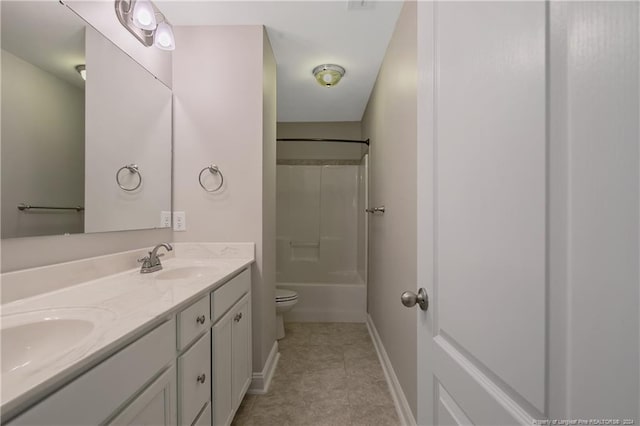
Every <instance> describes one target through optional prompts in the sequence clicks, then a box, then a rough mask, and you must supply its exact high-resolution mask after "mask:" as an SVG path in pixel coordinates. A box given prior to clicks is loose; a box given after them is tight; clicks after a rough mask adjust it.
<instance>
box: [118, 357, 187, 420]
mask: <svg viewBox="0 0 640 426" xmlns="http://www.w3.org/2000/svg"><path fill="white" fill-rule="evenodd" d="M175 392H176V369H175V367H174V366H171V367H170V368H168V369H167V370H166V371H165V372H164V373H162V375H160V377H158V378H157V379H156V380H155V381H154V382H153V383H152V384H151V385H149V387H147V389H145V390H144V391H143V392H142V393H141V394H140V395H139V396H138V397H137V398H136V399H134V400H133V401H132V402H131V403H130V404H129V405H128V406H127V408H125V409H124V410H123V411H122V412H121V413H120V414H118V415H117V416H116V417H115V418H114V419H113V420H112V421H111V422H109V424H110V425H136V426H146V425H148V426H160V425H163V426H170V425H171V426H173V425H175V424H176V409H175V406H176V396H175Z"/></svg>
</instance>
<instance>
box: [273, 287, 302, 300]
mask: <svg viewBox="0 0 640 426" xmlns="http://www.w3.org/2000/svg"><path fill="white" fill-rule="evenodd" d="M293 300H298V293H296V292H295V291H293V290H286V289H284V288H277V289H276V303H278V302H291V301H293Z"/></svg>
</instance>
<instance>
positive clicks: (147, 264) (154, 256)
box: [138, 243, 173, 274]
mask: <svg viewBox="0 0 640 426" xmlns="http://www.w3.org/2000/svg"><path fill="white" fill-rule="evenodd" d="M160 247H164V248H165V249H166V250H167V251H171V250H173V247H172V246H171V244H169V243H160V244H158V245H157V246H155V247H154V248H153V250H151V251H150V252H149V256H147V257H143V258H142V259H138V262H141V263H142V267H141V268H140V273H141V274H148V273H149V272H155V271H159V270H161V269H162V264H161V263H160V256H164V253H161V254H158V249H159V248H160Z"/></svg>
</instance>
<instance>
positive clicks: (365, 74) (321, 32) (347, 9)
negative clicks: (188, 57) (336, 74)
mask: <svg viewBox="0 0 640 426" xmlns="http://www.w3.org/2000/svg"><path fill="white" fill-rule="evenodd" d="M155 3H156V4H157V5H158V7H159V8H160V9H161V10H162V11H163V12H164V13H165V15H166V16H167V18H168V20H169V21H170V22H171V23H172V24H173V25H174V26H180V25H261V24H262V25H265V26H266V28H267V33H268V35H269V39H270V41H271V46H272V48H273V53H274V55H275V58H276V62H277V64H278V121H280V122H291V121H360V120H361V119H362V115H363V113H364V109H365V107H366V105H367V102H368V100H369V95H370V94H371V90H372V89H373V85H374V83H375V80H376V77H377V75H378V70H379V69H380V65H381V63H382V59H383V57H384V53H385V51H386V49H387V45H388V44H389V40H390V39H391V35H392V33H393V30H394V27H395V23H396V20H397V18H398V15H399V14H400V9H401V7H402V2H400V1H372V0H367V1H366V2H363V1H362V0H355V1H347V0H343V1H238V0H236V1H186V0H180V1H176V0H164V1H163V0H156V1H155ZM176 49H180V46H179V45H177V46H176ZM324 63H334V64H338V65H341V66H342V67H344V68H345V69H346V74H345V76H344V78H343V79H342V81H341V82H340V83H339V84H338V85H337V86H335V87H333V88H325V87H322V86H320V85H319V84H318V83H317V82H316V81H315V79H314V77H313V75H312V73H311V71H312V70H313V68H314V67H315V66H316V65H319V64H324Z"/></svg>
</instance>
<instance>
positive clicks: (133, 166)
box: [116, 164, 142, 192]
mask: <svg viewBox="0 0 640 426" xmlns="http://www.w3.org/2000/svg"><path fill="white" fill-rule="evenodd" d="M124 169H127V170H129V172H130V173H134V174H136V175H138V184H137V185H136V186H134V187H133V188H127V187H125V186H123V185H122V184H121V183H120V172H121V171H123V170H124ZM116 182H117V184H118V186H119V187H120V188H121V189H122V190H124V191H127V192H131V191H135V190H136V189H138V188H140V185H142V175H141V174H140V170H138V165H137V164H127V165H125V166H122V167H120V168H119V169H118V171H117V172H116Z"/></svg>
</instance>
